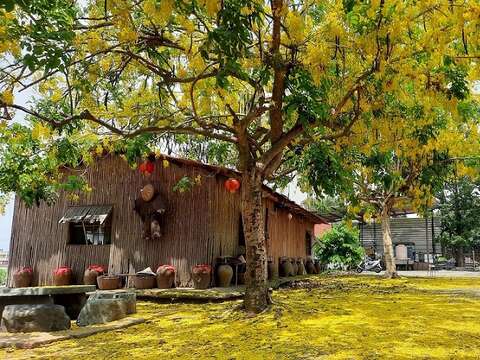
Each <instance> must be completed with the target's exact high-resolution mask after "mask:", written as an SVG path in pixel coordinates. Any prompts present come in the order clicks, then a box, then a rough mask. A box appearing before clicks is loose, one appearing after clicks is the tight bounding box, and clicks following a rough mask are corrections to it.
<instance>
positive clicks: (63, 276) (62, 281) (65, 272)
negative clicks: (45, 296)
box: [53, 266, 72, 286]
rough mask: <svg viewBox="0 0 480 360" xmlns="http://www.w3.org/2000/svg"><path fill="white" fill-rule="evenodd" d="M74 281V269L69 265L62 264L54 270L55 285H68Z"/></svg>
mask: <svg viewBox="0 0 480 360" xmlns="http://www.w3.org/2000/svg"><path fill="white" fill-rule="evenodd" d="M71 283H72V269H70V268H69V267H68V266H61V267H59V268H58V269H56V270H55V271H54V272H53V284H54V285H55V286H66V285H70V284H71Z"/></svg>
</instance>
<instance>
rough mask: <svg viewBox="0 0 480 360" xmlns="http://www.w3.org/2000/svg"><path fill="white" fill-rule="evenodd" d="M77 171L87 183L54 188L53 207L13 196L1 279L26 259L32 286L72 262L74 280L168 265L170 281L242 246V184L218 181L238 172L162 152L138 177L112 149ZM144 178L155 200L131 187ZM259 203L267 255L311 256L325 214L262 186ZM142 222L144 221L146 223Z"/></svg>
mask: <svg viewBox="0 0 480 360" xmlns="http://www.w3.org/2000/svg"><path fill="white" fill-rule="evenodd" d="M82 170H83V176H84V177H85V178H86V180H87V181H88V183H89V185H90V186H91V187H92V191H91V192H88V193H82V194H80V198H79V199H78V200H76V201H73V200H71V198H70V197H68V196H65V195H63V194H61V195H60V197H59V199H58V200H57V201H56V203H55V204H53V205H50V206H48V205H47V204H44V203H42V204H41V205H40V206H38V207H31V208H29V207H27V206H26V205H25V204H24V203H23V202H22V201H21V200H20V199H19V198H18V197H17V198H16V199H15V209H14V219H13V226H12V238H11V245H10V259H11V261H10V264H9V274H10V275H9V279H8V283H9V284H11V283H12V274H13V272H14V271H15V270H17V269H19V268H21V267H24V266H29V267H32V268H33V269H34V279H33V285H50V284H52V277H53V273H52V272H53V270H54V269H55V268H57V267H60V266H69V267H71V269H72V270H73V275H74V279H75V282H76V283H81V281H82V276H83V272H84V270H85V269H86V268H87V267H88V266H89V265H92V264H101V265H104V266H105V267H106V268H107V269H108V272H109V273H112V274H134V273H135V272H137V271H139V270H142V269H144V268H146V267H151V268H152V269H154V270H155V269H156V267H157V266H158V265H160V264H172V265H174V266H175V267H176V271H177V275H176V284H177V286H189V285H191V281H192V280H191V275H190V270H191V268H192V266H194V265H197V264H214V262H215V260H216V259H217V258H218V257H221V256H239V255H241V254H243V253H244V250H245V240H244V237H243V231H242V219H241V214H240V192H239V191H237V192H229V191H227V189H226V187H225V182H226V181H227V180H228V179H229V178H238V177H239V173H237V172H235V171H232V170H229V169H226V168H222V167H217V166H211V165H205V164H203V163H200V162H196V161H191V160H185V159H179V158H173V157H168V156H161V158H160V159H157V160H155V161H154V162H153V164H151V168H150V169H147V170H149V171H150V172H151V174H150V175H149V176H145V175H144V174H142V172H141V171H139V170H138V169H136V170H133V169H132V168H131V167H130V166H129V165H128V164H127V162H126V161H124V160H123V159H121V158H120V157H119V156H116V155H106V156H104V157H100V158H98V159H97V160H96V161H95V163H94V164H92V165H90V166H89V167H87V168H85V169H82ZM147 183H148V184H151V185H152V186H153V190H154V192H155V196H156V198H155V199H156V200H155V199H154V200H152V204H153V205H148V206H147V207H145V206H144V205H145V204H142V203H141V201H139V193H140V189H142V188H143V189H145V185H146V184H147ZM180 185H183V186H184V187H185V188H188V189H185V188H182V187H181V186H180ZM149 190H150V191H151V190H152V188H150V189H149ZM147 195H153V194H147ZM142 196H143V194H142ZM264 208H265V218H266V225H265V234H266V235H267V236H266V239H267V255H268V256H269V258H271V259H273V260H274V261H275V263H276V264H277V265H278V261H279V258H280V257H282V256H287V257H294V258H298V257H303V258H305V257H306V256H307V255H310V252H311V246H312V241H313V238H312V237H313V229H314V225H315V224H320V223H325V221H324V220H323V218H321V217H319V216H317V215H315V214H313V213H311V212H308V211H307V210H305V209H303V208H302V207H300V206H299V205H297V204H295V203H294V202H292V201H290V200H289V199H288V198H286V197H285V196H283V195H281V194H278V193H276V192H274V191H272V190H271V189H269V188H268V187H266V186H265V187H264ZM149 209H150V210H152V211H150V210H149ZM157 210H158V211H157ZM152 213H153V215H152ZM150 220H152V226H151V227H149V226H145V223H146V221H148V223H150ZM153 220H155V221H153ZM154 223H155V226H153V224H154ZM149 232H150V233H149Z"/></svg>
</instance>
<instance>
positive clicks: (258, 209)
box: [241, 168, 269, 313]
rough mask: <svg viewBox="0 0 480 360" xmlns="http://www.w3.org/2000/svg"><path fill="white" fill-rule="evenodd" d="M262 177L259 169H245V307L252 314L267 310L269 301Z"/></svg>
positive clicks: (243, 208) (242, 201)
mask: <svg viewBox="0 0 480 360" xmlns="http://www.w3.org/2000/svg"><path fill="white" fill-rule="evenodd" d="M262 180H263V178H262V175H261V172H260V171H259V170H258V169H256V168H255V169H244V170H243V173H242V186H241V194H242V200H241V209H242V218H243V231H244V235H245V245H246V261H247V270H246V274H245V282H246V291H245V298H244V306H245V309H246V310H247V311H248V312H252V313H259V312H261V311H263V310H264V309H265V308H267V306H268V304H269V297H268V286H267V257H266V246H265V233H264V228H265V217H264V213H263V202H262V194H263V192H262V183H263V181H262Z"/></svg>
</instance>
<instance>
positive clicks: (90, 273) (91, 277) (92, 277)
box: [83, 265, 105, 285]
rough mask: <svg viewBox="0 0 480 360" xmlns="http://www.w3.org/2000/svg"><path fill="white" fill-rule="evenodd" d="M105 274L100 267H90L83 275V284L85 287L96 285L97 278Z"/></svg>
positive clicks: (103, 269)
mask: <svg viewBox="0 0 480 360" xmlns="http://www.w3.org/2000/svg"><path fill="white" fill-rule="evenodd" d="M104 273H105V268H104V267H103V266H102V265H90V266H89V267H88V268H87V270H85V273H84V274H83V283H84V284H85V285H97V277H99V276H100V275H103V274H104Z"/></svg>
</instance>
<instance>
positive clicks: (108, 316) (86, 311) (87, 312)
mask: <svg viewBox="0 0 480 360" xmlns="http://www.w3.org/2000/svg"><path fill="white" fill-rule="evenodd" d="M126 316H127V302H126V301H125V300H124V299H89V300H88V301H87V303H86V304H85V306H84V307H83V308H82V310H81V311H80V314H79V315H78V319H77V324H78V326H88V325H94V324H105V323H107V322H110V321H115V320H120V319H122V318H124V317H126Z"/></svg>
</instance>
